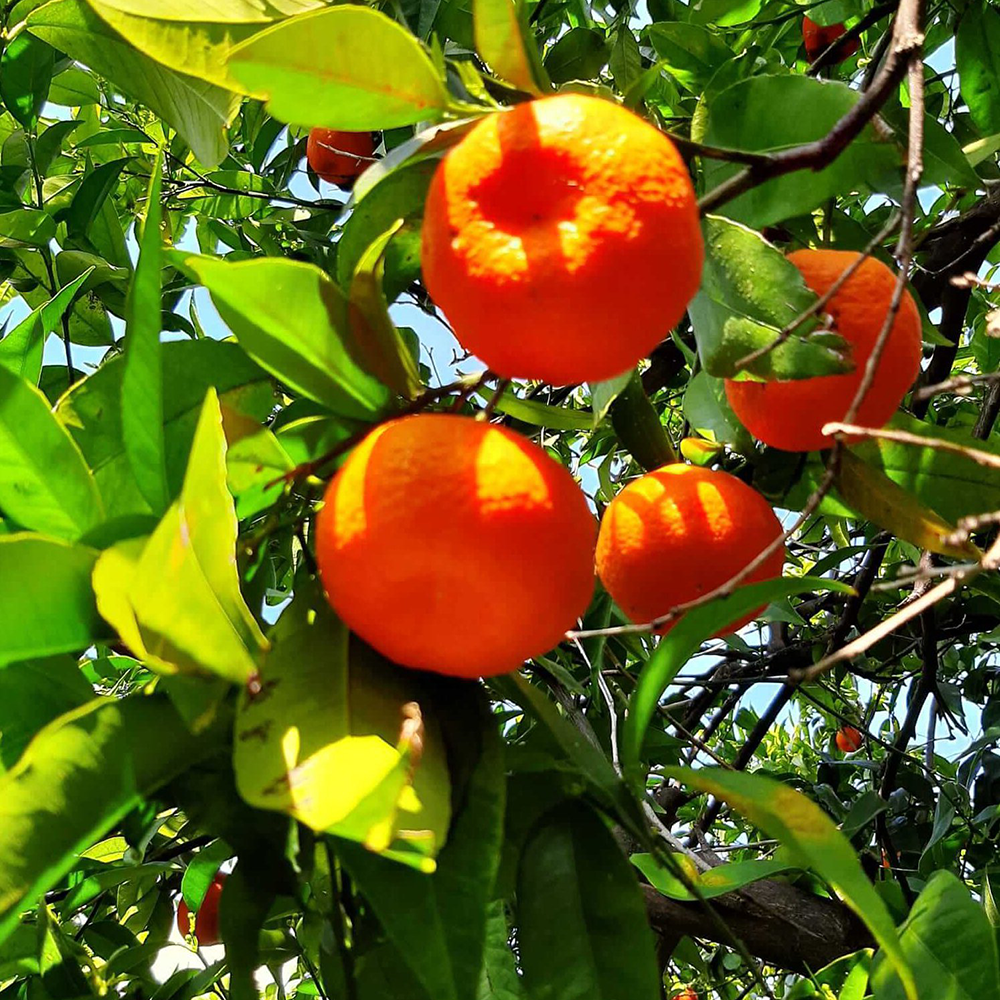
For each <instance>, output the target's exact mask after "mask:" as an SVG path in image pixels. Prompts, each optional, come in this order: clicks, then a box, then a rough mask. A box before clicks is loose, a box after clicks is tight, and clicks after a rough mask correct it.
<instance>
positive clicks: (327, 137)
mask: <svg viewBox="0 0 1000 1000" xmlns="http://www.w3.org/2000/svg"><path fill="white" fill-rule="evenodd" d="M374 152H375V141H374V140H373V139H372V134H371V132H338V131H337V130H336V129H332V128H314V129H313V130H312V131H311V132H310V133H309V138H308V139H307V140H306V162H307V163H308V164H309V166H310V167H312V169H313V171H314V172H315V173H316V174H317V176H319V177H322V178H323V180H325V181H328V182H329V183H330V184H336V185H337V186H338V187H348V186H349V185H350V183H351V181H353V180H354V178H355V177H357V176H358V174H360V173H362V172H364V170H366V169H367V167H368V166H369V165H370V164H371V162H372V154H373V153H374Z"/></svg>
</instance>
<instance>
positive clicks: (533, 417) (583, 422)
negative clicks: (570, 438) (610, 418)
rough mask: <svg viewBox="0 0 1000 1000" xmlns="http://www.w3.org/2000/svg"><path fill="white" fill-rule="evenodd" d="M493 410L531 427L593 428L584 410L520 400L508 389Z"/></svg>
mask: <svg viewBox="0 0 1000 1000" xmlns="http://www.w3.org/2000/svg"><path fill="white" fill-rule="evenodd" d="M477 395H478V396H479V398H480V399H482V400H484V401H485V400H487V399H492V398H493V397H492V395H488V394H487V393H484V392H482V391H480V392H479V393H477ZM494 409H496V410H497V411H499V412H500V413H506V414H507V416H509V417H513V418H514V419H515V420H520V421H521V422H522V423H525V424H531V425H532V426H533V427H551V428H552V429H553V430H559V431H589V430H592V429H593V426H594V416H593V414H592V413H588V412H587V411H586V410H574V409H572V408H571V407H568V406H549V405H548V403H540V402H539V401H538V400H537V399H522V398H521V397H520V396H516V395H515V394H514V393H513V392H511V391H510V389H505V390H504V391H503V392H502V393H501V394H500V398H499V399H498V400H497V402H496V406H495V407H494Z"/></svg>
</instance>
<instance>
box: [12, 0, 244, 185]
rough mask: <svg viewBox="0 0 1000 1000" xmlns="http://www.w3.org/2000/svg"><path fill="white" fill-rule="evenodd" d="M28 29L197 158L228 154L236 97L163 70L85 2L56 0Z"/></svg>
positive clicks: (214, 161) (213, 161) (211, 160)
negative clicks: (149, 115) (169, 129)
mask: <svg viewBox="0 0 1000 1000" xmlns="http://www.w3.org/2000/svg"><path fill="white" fill-rule="evenodd" d="M27 26H28V30H29V31H30V32H31V33H32V34H33V35H36V36H38V37H39V38H42V39H44V40H45V41H47V42H49V44H51V45H53V46H55V47H56V48H57V49H59V50H61V51H62V52H65V53H67V54H68V55H70V56H72V58H74V59H77V60H79V61H80V62H82V63H84V64H85V65H87V66H89V67H90V68H91V69H92V70H93V71H94V72H95V73H99V74H100V75H101V76H104V77H107V78H108V79H109V80H111V81H112V82H113V83H114V84H115V86H117V87H120V88H121V89H122V90H123V91H124V92H125V93H126V94H128V95H129V96H130V97H132V98H134V99H135V100H137V101H139V102H141V103H142V104H145V105H146V106H147V107H149V108H150V109H151V110H153V111H154V112H155V113H156V114H158V115H159V116H160V117H162V118H163V119H164V120H165V121H167V122H169V123H170V124H171V125H173V127H174V128H176V129H177V131H178V132H179V133H180V134H181V135H182V136H183V137H184V139H185V140H186V141H187V143H188V144H189V145H190V147H191V149H192V150H193V152H194V154H195V156H197V157H198V159H199V160H200V161H201V162H202V163H203V164H204V165H205V166H206V167H210V168H211V167H215V166H218V164H219V163H220V162H221V161H222V160H223V158H224V157H225V155H226V152H227V150H228V142H227V139H226V133H225V129H226V125H227V124H228V123H229V121H230V119H231V117H232V115H233V113H234V112H235V110H236V107H237V104H238V99H237V98H236V97H235V95H233V94H231V93H229V92H227V91H225V90H222V89H221V88H219V87H215V86H213V85H212V84H209V83H205V82H204V81H202V80H198V79H195V78H194V77H191V76H185V75H184V74H183V73H175V72H174V71H173V70H170V69H167V68H166V67H165V66H161V65H160V64H159V63H156V62H154V61H153V60H152V59H150V58H149V57H148V56H146V55H143V54H142V53H141V52H139V51H138V50H137V49H135V48H133V47H132V46H131V45H129V44H128V43H127V42H126V41H125V40H124V39H123V38H122V37H121V36H120V35H119V34H118V33H117V32H116V31H114V30H113V29H112V28H111V27H110V26H108V25H107V24H106V23H105V22H104V21H103V20H101V18H100V17H99V16H98V15H97V14H96V13H95V12H94V11H93V10H92V9H91V8H90V7H89V6H88V5H87V4H86V3H85V2H84V0H54V2H50V3H47V4H45V5H44V6H42V7H39V8H38V9H37V10H34V11H32V12H31V13H30V14H29V15H28V18H27Z"/></svg>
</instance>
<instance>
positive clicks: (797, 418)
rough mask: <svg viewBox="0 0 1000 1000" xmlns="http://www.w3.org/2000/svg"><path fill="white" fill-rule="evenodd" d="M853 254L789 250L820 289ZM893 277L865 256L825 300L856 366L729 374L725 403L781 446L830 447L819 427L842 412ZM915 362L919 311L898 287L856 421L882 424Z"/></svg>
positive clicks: (815, 288) (869, 348) (854, 257)
mask: <svg viewBox="0 0 1000 1000" xmlns="http://www.w3.org/2000/svg"><path fill="white" fill-rule="evenodd" d="M857 257H858V255H857V254H856V253H855V252H853V251H849V250H796V251H795V252H794V253H791V254H789V255H788V259H789V260H790V261H791V262H792V263H793V264H794V265H795V266H796V267H797V268H798V269H799V270H800V271H801V272H802V277H803V278H805V282H806V284H807V285H808V286H809V288H811V289H812V290H813V291H814V292H815V293H816V294H817V295H822V294H823V293H824V292H826V290H827V289H828V288H830V286H831V285H832V284H833V283H834V282H835V281H836V280H837V279H838V278H839V277H840V275H841V274H842V273H843V272H844V270H845V269H846V268H848V267H849V266H850V265H851V264H852V263H854V261H855V260H857ZM895 285H896V276H895V275H894V274H893V273H892V271H890V270H889V268H887V267H886V266H885V264H883V263H882V262H881V261H878V260H875V259H874V258H872V257H869V258H867V259H866V260H865V261H864V263H862V264H861V266H860V267H859V268H858V269H857V271H855V272H854V274H852V275H851V277H850V278H848V279H847V281H846V282H845V283H844V285H843V287H841V289H840V290H839V291H838V292H837V293H836V294H835V295H834V296H833V298H831V299H830V301H829V302H828V303H827V304H826V306H825V307H824V311H825V312H827V313H829V314H830V316H831V317H832V318H833V322H834V330H835V331H836V332H837V333H839V334H840V335H841V336H842V337H843V338H844V339H845V340H846V341H847V343H848V344H849V345H850V348H851V357H852V359H853V361H854V365H855V367H854V371H852V372H848V373H847V374H845V375H822V376H819V377H817V378H806V379H798V380H795V381H790V382H776V381H775V382H734V381H732V380H729V379H727V380H726V396H727V398H728V399H729V405H730V406H732V408H733V410H734V412H735V413H736V416H737V417H739V419H740V420H741V421H742V423H743V426H744V427H746V429H747V430H748V431H750V433H751V434H753V435H754V437H756V438H759V439H760V440H761V441H763V442H764V443H765V444H769V445H771V446H772V447H775V448H781V449H783V450H784V451H814V450H816V449H819V448H829V447H830V446H831V445H832V444H833V438H831V437H827V436H825V435H824V434H823V425H824V424H826V423H829V422H830V421H831V420H843V419H844V416H845V414H846V413H847V411H848V409H849V407H850V405H851V400H852V399H853V398H854V394H855V393H856V392H857V389H858V386H859V385H860V384H861V380H862V378H863V377H864V372H865V364H866V363H867V361H868V358H869V357H870V356H871V353H872V350H873V349H874V347H875V342H876V340H878V335H879V333H880V332H881V330H882V324H883V323H884V322H885V317H886V316H887V315H888V312H889V302H890V300H891V298H892V293H893V289H894V288H895ZM919 369H920V313H919V311H918V310H917V306H916V303H915V302H914V301H913V298H912V297H911V295H910V293H909V292H904V293H903V300H902V302H901V303H900V307H899V312H898V313H897V314H896V318H895V320H894V321H893V325H892V331H891V332H890V334H889V341H888V343H887V344H886V346H885V350H884V351H883V353H882V358H881V361H880V363H879V367H878V371H877V373H876V375H875V381H874V382H873V383H872V386H871V388H870V389H869V390H868V394H867V395H866V396H865V399H864V402H863V403H862V404H861V409H860V410H859V411H858V415H857V418H856V420H855V423H858V424H861V425H862V426H865V427H881V426H882V425H883V424H884V423H885V422H886V421H887V420H888V419H889V418H890V417H891V416H892V415H893V413H895V412H896V410H897V409H898V408H899V404H900V403H901V402H902V399H903V396H905V395H906V392H907V390H908V389H909V388H910V386H911V385H912V383H913V380H914V379H915V378H916V377H917V372H918V371H919Z"/></svg>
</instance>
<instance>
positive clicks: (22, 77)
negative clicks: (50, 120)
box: [0, 32, 55, 128]
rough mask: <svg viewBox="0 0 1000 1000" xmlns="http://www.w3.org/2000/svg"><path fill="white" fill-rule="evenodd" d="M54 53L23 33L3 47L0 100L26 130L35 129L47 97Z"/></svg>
mask: <svg viewBox="0 0 1000 1000" xmlns="http://www.w3.org/2000/svg"><path fill="white" fill-rule="evenodd" d="M54 65H55V52H54V51H53V49H52V46H51V45H46V43H45V42H43V41H42V40H41V39H40V38H35V37H33V36H32V35H28V34H26V33H25V32H21V34H19V35H17V36H15V37H14V38H13V39H11V40H10V41H8V42H7V44H6V45H5V46H4V50H3V54H2V55H0V99H2V100H3V103H4V104H5V105H6V106H7V110H8V111H9V112H10V113H11V114H12V115H13V116H14V117H15V118H16V119H17V120H18V121H19V122H20V123H21V124H22V125H23V126H24V127H25V128H34V127H35V124H36V123H37V121H38V115H39V113H40V112H41V110H42V105H43V104H44V103H45V98H46V97H47V96H48V93H49V85H50V84H51V82H52V69H53V67H54Z"/></svg>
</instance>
